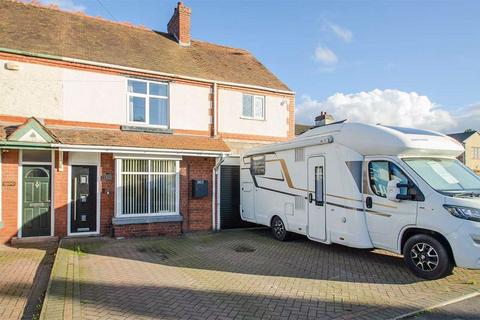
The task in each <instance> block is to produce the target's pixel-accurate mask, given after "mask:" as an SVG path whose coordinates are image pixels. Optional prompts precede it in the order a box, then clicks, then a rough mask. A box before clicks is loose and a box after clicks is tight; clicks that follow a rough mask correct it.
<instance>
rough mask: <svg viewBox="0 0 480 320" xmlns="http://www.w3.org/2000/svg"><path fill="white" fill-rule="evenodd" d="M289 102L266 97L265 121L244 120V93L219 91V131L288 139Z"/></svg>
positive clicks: (275, 97) (277, 97) (276, 97)
mask: <svg viewBox="0 0 480 320" xmlns="http://www.w3.org/2000/svg"><path fill="white" fill-rule="evenodd" d="M286 101H287V100H286V99H283V98H282V97H279V96H268V95H266V96H265V120H253V119H244V118H242V108H243V93H242V92H240V91H236V90H227V89H219V90H218V120H219V121H218V130H219V131H220V132H223V133H238V134H249V135H263V136H273V137H287V135H288V124H287V118H288V106H287V102H286Z"/></svg>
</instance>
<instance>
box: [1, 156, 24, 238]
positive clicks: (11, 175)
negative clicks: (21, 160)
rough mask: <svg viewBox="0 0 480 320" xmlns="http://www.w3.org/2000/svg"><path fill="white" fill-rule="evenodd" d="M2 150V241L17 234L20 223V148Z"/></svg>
mask: <svg viewBox="0 0 480 320" xmlns="http://www.w3.org/2000/svg"><path fill="white" fill-rule="evenodd" d="M5 151H6V152H2V151H0V152H2V163H1V166H2V186H1V188H2V199H1V200H2V222H3V228H1V229H0V243H6V242H8V241H9V240H10V239H11V238H12V237H14V236H16V235H17V223H18V221H17V220H18V219H17V218H18V184H19V183H20V182H19V181H18V154H19V152H18V150H5Z"/></svg>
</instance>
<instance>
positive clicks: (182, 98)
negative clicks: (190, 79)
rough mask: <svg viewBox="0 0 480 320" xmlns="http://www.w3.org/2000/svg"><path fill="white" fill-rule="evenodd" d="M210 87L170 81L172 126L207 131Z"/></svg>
mask: <svg viewBox="0 0 480 320" xmlns="http://www.w3.org/2000/svg"><path fill="white" fill-rule="evenodd" d="M209 95H210V88H209V87H200V86H193V85H186V84H180V83H175V82H172V83H170V127H171V128H173V129H188V130H201V131H207V130H208V125H209V123H210V119H209V115H208V109H209V108H210V105H211V102H210V100H209Z"/></svg>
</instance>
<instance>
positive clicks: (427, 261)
mask: <svg viewBox="0 0 480 320" xmlns="http://www.w3.org/2000/svg"><path fill="white" fill-rule="evenodd" d="M410 257H411V258H412V261H413V262H414V264H415V266H416V267H417V268H419V269H421V270H422V271H433V270H435V269H436V268H437V266H438V262H439V257H438V253H437V251H436V250H435V249H434V248H433V247H432V246H430V245H429V244H427V243H424V242H420V243H417V244H415V245H414V246H413V247H412V249H411V250H410Z"/></svg>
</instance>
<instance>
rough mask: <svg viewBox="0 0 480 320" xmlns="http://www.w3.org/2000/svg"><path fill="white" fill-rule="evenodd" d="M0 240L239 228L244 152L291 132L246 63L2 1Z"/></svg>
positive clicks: (226, 50)
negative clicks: (241, 164)
mask: <svg viewBox="0 0 480 320" xmlns="http://www.w3.org/2000/svg"><path fill="white" fill-rule="evenodd" d="M0 17H1V19H0V67H1V68H0V149H1V152H0V156H1V160H0V161H1V166H0V168H1V173H0V180H1V181H0V185H1V189H0V190H1V195H0V199H1V202H0V203H1V206H0V240H1V241H3V242H5V241H8V240H9V239H11V238H12V237H18V238H25V237H36V236H58V237H63V236H67V235H92V234H102V235H113V236H117V237H118V236H137V235H138V236H140V235H159V234H178V233H181V232H187V231H195V230H212V229H219V228H228V227H235V226H238V225H239V223H240V221H239V213H238V211H239V207H238V206H239V190H238V188H239V183H238V176H239V161H240V160H239V154H240V153H241V152H242V150H245V149H246V148H249V147H251V146H255V145H258V144H262V143H271V142H275V141H284V140H287V139H289V138H291V137H293V135H294V93H293V92H292V91H291V90H290V89H289V88H288V87H287V86H286V85H285V84H284V83H283V82H281V81H280V80H279V79H278V78H277V77H275V75H273V74H272V73H271V72H270V71H269V70H268V69H267V68H265V66H263V65H262V64H261V63H260V62H259V61H258V60H257V59H255V57H254V56H252V54H250V53H249V52H248V51H245V50H242V49H235V48H230V47H225V46H220V45H215V44H211V43H207V42H203V41H196V40H192V39H190V18H191V10H190V9H189V8H188V7H185V6H184V5H183V4H182V3H178V6H177V7H176V8H175V9H174V13H173V16H172V18H171V20H170V22H169V23H168V26H167V30H168V32H166V33H164V32H159V31H154V30H149V29H147V28H143V27H137V26H132V25H128V24H125V23H116V22H111V21H107V20H103V19H100V18H94V17H88V16H85V15H82V14H75V13H68V12H63V11H61V10H58V9H55V8H46V7H42V6H38V5H32V4H25V3H22V2H17V1H10V0H0Z"/></svg>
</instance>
